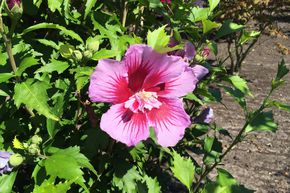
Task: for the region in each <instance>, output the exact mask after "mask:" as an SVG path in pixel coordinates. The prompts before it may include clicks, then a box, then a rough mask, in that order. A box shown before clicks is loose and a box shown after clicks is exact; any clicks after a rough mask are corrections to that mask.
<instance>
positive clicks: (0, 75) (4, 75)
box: [0, 73, 14, 83]
mask: <svg viewBox="0 0 290 193" xmlns="http://www.w3.org/2000/svg"><path fill="white" fill-rule="evenodd" d="M13 76H14V75H13V74H12V73H0V83H2V82H6V81H7V80H9V79H10V78H12V77H13Z"/></svg>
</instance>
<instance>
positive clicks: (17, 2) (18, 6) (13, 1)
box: [5, 0, 23, 21]
mask: <svg viewBox="0 0 290 193" xmlns="http://www.w3.org/2000/svg"><path fill="white" fill-rule="evenodd" d="M5 10H6V12H7V13H8V15H9V17H10V18H11V19H13V20H16V21H18V20H19V19H20V18H21V16H22V13H23V7H22V2H21V0H6V8H5Z"/></svg>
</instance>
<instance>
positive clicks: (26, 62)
mask: <svg viewBox="0 0 290 193" xmlns="http://www.w3.org/2000/svg"><path fill="white" fill-rule="evenodd" d="M37 64H39V63H38V60H37V59H35V58H34V57H32V56H30V57H26V58H24V59H23V60H22V61H21V63H20V65H19V68H18V69H17V71H16V73H15V74H16V76H21V74H22V73H23V72H24V71H25V70H26V69H27V68H29V67H31V66H35V65H37Z"/></svg>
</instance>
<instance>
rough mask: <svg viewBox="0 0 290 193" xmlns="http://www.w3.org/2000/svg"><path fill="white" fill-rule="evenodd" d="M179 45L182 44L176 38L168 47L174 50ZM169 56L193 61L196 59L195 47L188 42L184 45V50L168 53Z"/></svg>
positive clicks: (171, 40)
mask: <svg viewBox="0 0 290 193" xmlns="http://www.w3.org/2000/svg"><path fill="white" fill-rule="evenodd" d="M179 43H180V42H179V41H177V40H175V39H174V37H171V38H170V41H169V44H168V47H170V48H172V47H174V46H177V45H178V44H179ZM168 55H173V56H180V57H181V58H185V59H188V60H191V59H193V58H194V57H195V47H194V45H193V44H192V43H191V42H186V43H185V45H184V49H180V50H174V51H171V52H168Z"/></svg>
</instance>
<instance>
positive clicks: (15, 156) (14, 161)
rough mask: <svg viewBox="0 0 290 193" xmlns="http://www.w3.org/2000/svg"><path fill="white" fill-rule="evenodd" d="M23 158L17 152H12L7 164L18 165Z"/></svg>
mask: <svg viewBox="0 0 290 193" xmlns="http://www.w3.org/2000/svg"><path fill="white" fill-rule="evenodd" d="M23 160H24V158H23V157H22V155H20V154H19V153H16V154H13V155H11V156H10V158H9V164H10V165H11V166H13V167H16V166H19V165H20V164H22V162H23Z"/></svg>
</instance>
